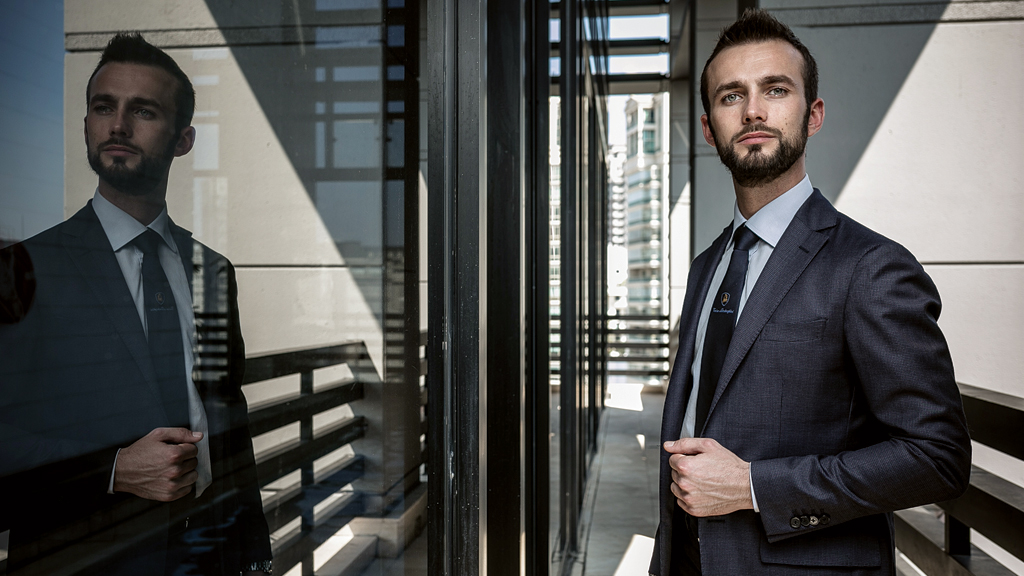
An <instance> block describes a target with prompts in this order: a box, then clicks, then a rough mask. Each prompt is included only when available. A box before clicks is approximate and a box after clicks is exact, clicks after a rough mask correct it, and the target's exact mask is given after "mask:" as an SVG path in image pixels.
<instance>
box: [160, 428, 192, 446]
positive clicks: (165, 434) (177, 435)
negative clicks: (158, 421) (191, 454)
mask: <svg viewBox="0 0 1024 576" xmlns="http://www.w3.org/2000/svg"><path fill="white" fill-rule="evenodd" d="M149 435H150V436H151V437H152V438H153V439H154V440H158V441H160V442H166V443H168V444H195V443H196V442H199V441H200V440H202V439H203V433H202V432H193V431H191V430H189V429H188V428H156V429H154V430H153V431H152V432H150V433H149Z"/></svg>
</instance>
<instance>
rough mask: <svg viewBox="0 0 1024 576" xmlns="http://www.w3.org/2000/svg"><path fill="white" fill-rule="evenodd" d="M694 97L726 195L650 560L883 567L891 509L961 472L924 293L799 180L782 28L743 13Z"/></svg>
mask: <svg viewBox="0 0 1024 576" xmlns="http://www.w3.org/2000/svg"><path fill="white" fill-rule="evenodd" d="M701 96H702V100H703V104H704V110H705V115H704V116H702V117H701V124H702V127H703V133H704V137H705V139H706V140H707V142H708V143H709V144H710V145H712V146H715V148H716V149H717V150H718V153H719V156H720V158H721V159H722V162H723V163H724V164H725V165H726V167H727V168H728V169H729V170H730V172H731V173H732V176H733V183H734V188H735V193H736V207H735V210H734V218H733V222H732V223H731V224H730V225H729V226H728V227H726V229H725V230H724V231H723V232H722V235H721V236H719V237H718V239H717V240H715V242H714V243H713V244H712V245H711V247H710V248H708V249H707V250H706V251H705V252H703V253H702V254H700V255H699V256H698V257H697V258H696V259H695V260H694V262H693V264H692V267H691V269H690V274H689V279H688V281H687V288H686V298H685V302H684V304H683V311H682V317H681V320H680V327H679V351H678V354H677V356H676V359H675V364H674V367H673V370H672V377H671V380H670V384H669V388H668V391H667V395H666V398H665V414H664V419H663V422H662V441H663V448H664V449H663V451H662V455H661V456H662V457H661V476H660V481H661V486H660V496H661V497H660V526H659V530H658V536H657V538H656V543H655V551H654V557H653V559H652V562H651V568H650V571H651V573H652V574H657V575H659V576H670V575H676V574H702V573H703V574H708V575H711V574H714V575H728V576H732V575H738V574H742V575H747V574H801V575H810V574H815V575H825V574H844V575H868V574H871V575H880V574H885V575H891V574H894V573H895V559H894V554H895V553H894V536H893V518H892V512H893V511H894V510H897V509H901V508H906V507H911V506H917V505H921V504H925V503H929V502H935V501H941V500H946V499H951V498H955V497H957V496H959V495H960V494H961V493H962V492H963V491H964V490H965V489H966V486H967V482H968V475H969V471H970V462H971V445H970V439H969V437H968V434H967V426H966V422H965V419H964V414H963V408H962V405H961V401H960V395H959V392H958V390H957V387H956V383H955V381H954V378H953V366H952V362H951V360H950V356H949V351H948V348H947V346H946V343H945V340H944V338H943V336H942V333H941V331H940V330H939V327H938V325H937V319H938V316H939V309H940V303H939V296H938V293H937V291H936V289H935V286H934V284H933V283H932V281H931V279H930V278H929V277H928V275H927V274H926V273H925V272H924V270H923V269H922V267H921V265H920V264H919V263H918V262H917V261H916V260H915V259H914V257H913V256H912V255H911V254H910V253H909V252H907V250H906V249H904V248H903V247H902V246H900V245H898V244H896V243H895V242H893V241H891V240H889V239H887V238H884V237H882V236H881V235H879V234H876V233H874V232H872V231H871V230H868V229H867V228H865V227H863V226H861V225H859V224H857V223H856V222H854V221H853V220H851V219H850V218H848V217H846V216H844V215H842V214H840V213H838V212H837V211H836V210H835V208H833V207H832V205H831V204H830V203H829V202H828V201H827V200H826V199H825V198H824V197H823V196H822V195H821V194H820V193H819V192H818V191H817V190H815V189H813V188H812V187H811V184H810V181H809V179H808V177H807V175H806V172H805V169H804V167H805V164H804V147H805V144H806V141H807V138H808V137H810V136H812V135H814V134H815V133H816V132H817V131H818V130H819V129H820V128H821V126H822V123H823V121H824V117H825V108H824V103H823V102H822V100H821V99H820V98H818V97H817V68H816V64H815V62H814V59H813V58H812V57H811V55H810V52H809V51H808V50H807V48H806V47H805V46H804V45H803V44H802V43H800V41H799V39H797V38H796V36H795V35H794V34H793V33H792V31H791V30H790V29H789V28H788V27H786V26H785V25H783V24H781V23H779V22H778V21H777V20H775V19H774V18H773V17H771V16H770V15H768V14H767V13H766V12H763V11H760V10H753V11H747V12H746V13H745V14H744V15H743V16H742V17H741V18H740V20H739V21H737V22H736V23H734V24H733V25H731V26H729V27H728V28H726V29H725V30H724V31H723V33H722V35H721V36H720V38H719V41H718V45H717V46H716V47H715V49H714V52H713V53H712V55H711V57H710V58H709V60H708V62H707V64H706V66H705V68H704V73H703V75H702V77H701Z"/></svg>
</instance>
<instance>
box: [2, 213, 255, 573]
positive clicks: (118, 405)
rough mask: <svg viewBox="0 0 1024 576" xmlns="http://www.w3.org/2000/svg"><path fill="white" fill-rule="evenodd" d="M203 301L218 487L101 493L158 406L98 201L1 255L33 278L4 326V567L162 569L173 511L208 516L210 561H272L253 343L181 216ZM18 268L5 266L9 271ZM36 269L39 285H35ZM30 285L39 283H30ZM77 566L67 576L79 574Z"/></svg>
mask: <svg viewBox="0 0 1024 576" xmlns="http://www.w3.org/2000/svg"><path fill="white" fill-rule="evenodd" d="M171 231H172V235H173V236H174V239H175V241H176V243H177V246H178V251H179V254H180V255H181V258H182V261H183V264H184V267H185V271H186V276H187V278H188V280H189V285H190V289H191V290H192V296H193V304H194V309H195V312H196V325H197V326H196V328H197V339H198V349H197V350H196V365H195V370H194V371H193V379H194V381H195V384H196V387H197V388H198V390H199V393H200V396H201V398H202V400H203V405H204V408H205V410H206V414H207V420H208V422H209V438H210V457H211V461H212V465H213V484H212V485H211V486H210V487H209V488H207V490H206V491H205V492H204V494H203V497H202V498H200V499H198V500H197V499H195V498H194V496H192V495H188V496H186V497H185V498H183V499H180V500H178V501H175V502H174V503H171V504H162V503H158V502H152V501H148V500H143V499H141V498H138V497H135V496H133V495H130V494H121V493H118V494H112V495H111V494H107V487H108V483H109V480H110V474H111V470H112V465H113V462H114V456H115V454H116V451H117V449H118V448H119V447H124V446H128V445H129V444H131V443H132V442H134V441H135V440H137V439H139V438H141V437H142V436H144V435H146V434H148V433H149V432H150V431H151V430H153V429H154V428H157V427H163V426H186V427H187V426H188V423H187V422H172V421H171V420H170V419H169V418H168V416H167V414H166V413H165V412H164V408H163V402H162V394H161V390H159V388H158V386H157V384H156V379H155V375H154V368H153V363H152V361H151V360H150V354H149V348H148V345H147V344H146V337H145V334H144V332H143V329H142V323H141V321H140V319H139V315H138V312H137V309H136V307H135V303H134V301H133V300H132V297H131V295H130V293H129V292H128V288H127V284H126V283H125V280H124V276H123V274H122V272H121V269H120V267H119V266H118V263H117V260H116V258H115V256H114V252H113V250H112V249H111V246H110V243H109V241H108V239H107V237H106V234H105V233H104V231H103V228H102V227H101V225H100V222H99V220H98V219H97V217H96V213H95V212H94V211H93V209H92V203H91V202H90V203H89V204H88V205H86V206H85V207H84V208H83V209H82V210H80V211H79V212H78V213H77V214H75V215H74V216H72V217H71V218H70V219H69V220H68V221H66V222H64V223H62V224H59V225H57V226H55V227H53V228H51V229H49V230H47V231H45V232H43V233H41V234H39V235H37V236H35V237H33V238H30V239H28V240H26V241H25V242H24V243H22V244H20V245H15V246H14V247H10V248H8V249H7V250H6V251H4V253H3V254H2V255H3V256H4V257H5V258H4V261H5V262H8V263H10V262H11V261H12V260H15V261H17V263H16V264H15V265H14V266H13V267H14V268H20V269H21V272H20V273H19V274H15V275H14V277H21V278H22V279H24V278H26V277H27V278H28V281H27V282H24V281H23V282H21V283H20V284H19V286H18V287H16V288H17V289H14V290H11V289H7V290H4V291H3V293H4V294H5V295H6V297H7V298H12V296H11V295H12V294H17V296H13V297H14V298H20V299H21V302H20V303H19V304H18V305H15V306H5V309H6V310H17V311H21V312H23V313H24V315H23V317H22V316H21V315H20V314H19V317H13V318H12V317H8V318H6V319H5V320H6V321H5V322H4V323H0V350H2V355H3V362H0V483H2V486H0V498H2V499H3V503H2V504H0V525H2V528H10V529H11V534H10V552H9V559H8V573H14V574H36V573H38V574H47V573H54V571H55V570H56V569H57V568H60V569H61V570H69V569H71V568H79V569H80V570H81V572H83V573H104V574H119V573H125V574H133V575H134V574H150V573H152V574H158V575H162V574H163V573H164V568H163V564H162V561H161V560H162V558H163V556H162V554H164V553H165V552H166V548H167V542H168V529H169V526H171V525H172V522H173V521H174V520H175V518H174V516H175V514H179V515H180V514H187V515H189V516H192V517H197V518H203V519H204V520H203V522H205V525H203V526H199V527H196V526H195V524H194V523H193V528H199V529H200V530H198V531H197V532H195V534H194V539H195V540H196V542H198V543H200V544H202V545H205V546H208V547H209V549H210V552H209V554H208V555H207V557H206V558H205V560H204V561H203V562H205V563H204V564H203V565H202V566H201V567H199V569H200V573H203V574H221V573H223V574H231V575H232V576H235V575H237V574H238V571H239V570H240V568H242V567H243V566H245V565H247V564H248V563H250V562H253V561H259V560H265V559H270V557H271V552H270V544H269V536H268V530H267V523H266V520H265V519H264V517H263V511H262V506H261V503H260V495H259V485H258V482H257V478H256V470H255V463H254V459H253V449H252V441H251V438H250V436H249V431H248V419H247V410H246V403H245V399H244V397H243V396H242V393H241V382H242V375H243V370H244V365H245V349H244V345H243V342H242V336H241V331H240V329H239V324H238V306H237V286H236V283H235V276H234V270H233V268H232V266H231V264H230V263H229V262H228V261H227V259H225V258H224V257H223V256H221V255H220V254H217V253H216V252H214V251H212V250H210V249H209V248H207V247H205V246H203V245H202V244H200V243H199V242H196V241H194V240H193V239H192V236H191V234H190V233H189V232H188V231H186V230H184V229H182V228H180V227H178V226H176V225H174V224H173V223H172V224H171ZM7 277H8V278H10V277H11V275H8V276H7ZM32 280H34V290H32V289H31V284H32V282H31V281H32ZM26 286H29V289H27V290H26V288H25V287H26ZM72 572H73V570H71V571H69V572H68V573H72Z"/></svg>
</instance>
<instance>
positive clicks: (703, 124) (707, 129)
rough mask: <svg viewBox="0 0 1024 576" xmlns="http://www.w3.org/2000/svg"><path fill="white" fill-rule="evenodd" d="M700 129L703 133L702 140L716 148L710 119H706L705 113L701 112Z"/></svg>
mask: <svg viewBox="0 0 1024 576" xmlns="http://www.w3.org/2000/svg"><path fill="white" fill-rule="evenodd" d="M700 131H701V132H703V133H704V141H705V142H707V143H708V144H710V145H711V147H712V148H718V146H716V145H715V135H714V134H713V133H712V132H711V121H710V120H708V115H707V114H701V116H700Z"/></svg>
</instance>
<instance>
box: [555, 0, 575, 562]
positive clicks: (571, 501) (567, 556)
mask: <svg viewBox="0 0 1024 576" xmlns="http://www.w3.org/2000/svg"><path fill="white" fill-rule="evenodd" d="M577 1H578V0H562V2H561V14H560V15H561V21H560V22H559V25H560V42H561V45H562V54H561V61H560V65H561V73H560V75H559V94H560V97H561V103H560V107H561V125H562V126H561V130H562V138H561V143H560V155H561V180H562V182H561V193H562V200H561V203H560V205H561V210H562V219H561V226H560V228H561V230H560V242H561V250H560V251H561V257H560V258H561V283H562V284H561V314H560V315H561V326H560V330H561V338H560V343H559V349H560V356H561V359H560V360H561V369H560V375H559V382H560V403H561V406H562V410H561V412H560V415H559V420H560V428H561V430H560V432H559V442H560V452H559V464H560V468H561V473H560V475H559V483H560V491H559V511H560V514H559V517H560V520H561V522H560V524H561V525H560V526H559V535H560V537H559V549H560V552H561V553H562V567H561V573H563V574H565V573H566V571H567V569H571V567H572V559H573V558H575V556H576V554H577V552H578V546H577V544H578V542H577V540H578V536H577V524H578V522H577V521H578V511H577V507H576V502H577V500H578V499H577V497H576V494H577V492H578V484H579V482H580V478H579V477H578V474H577V466H576V460H577V458H578V452H579V451H578V450H577V449H576V446H575V441H577V440H578V438H579V435H578V434H577V433H576V428H577V425H576V417H577V405H578V401H577V396H576V390H577V374H576V367H577V366H576V363H577V360H576V356H577V350H578V343H577V341H578V339H577V318H576V306H577V304H576V303H577V294H578V290H577V278H576V276H577V275H576V265H577V264H576V262H577V258H576V223H577V214H576V208H577V207H576V186H577V178H576V167H577V163H578V160H579V159H578V155H577V153H576V149H577V146H576V133H577V101H576V99H577V82H578V77H577V76H578V72H579V70H578V67H577V65H576V62H577V56H576V54H577V49H578V46H577V42H578V37H577V30H578V17H577Z"/></svg>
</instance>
